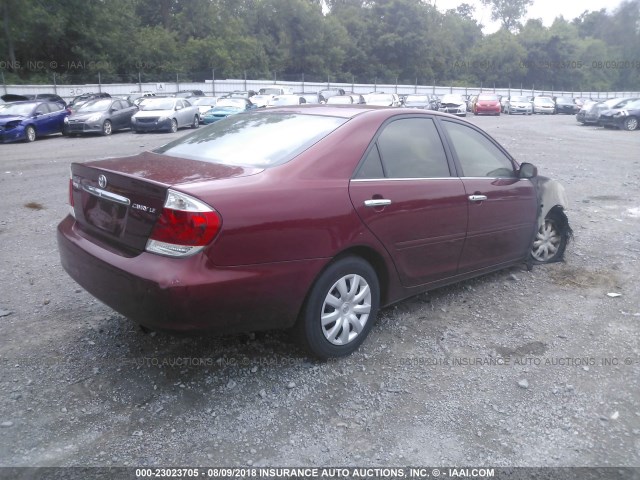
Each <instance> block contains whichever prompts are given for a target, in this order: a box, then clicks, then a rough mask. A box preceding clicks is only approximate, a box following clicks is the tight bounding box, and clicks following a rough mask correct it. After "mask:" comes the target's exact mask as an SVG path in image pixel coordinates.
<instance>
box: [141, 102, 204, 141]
mask: <svg viewBox="0 0 640 480" xmlns="http://www.w3.org/2000/svg"><path fill="white" fill-rule="evenodd" d="M138 108H139V109H140V111H139V112H137V113H135V114H134V115H133V116H132V117H131V128H133V130H134V131H135V132H136V133H142V132H151V131H158V130H164V131H167V132H172V133H175V132H177V131H178V129H179V128H181V127H191V128H198V127H199V126H200V113H199V111H198V107H196V106H194V105H191V103H189V101H188V100H187V99H184V98H179V97H151V98H145V99H144V100H143V101H142V102H140V105H138Z"/></svg>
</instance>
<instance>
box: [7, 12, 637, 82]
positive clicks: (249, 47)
mask: <svg viewBox="0 0 640 480" xmlns="http://www.w3.org/2000/svg"><path fill="white" fill-rule="evenodd" d="M483 1H484V2H485V3H486V4H489V5H490V6H491V7H492V11H493V18H494V19H496V20H499V21H500V22H501V24H502V28H501V29H500V30H499V31H497V32H496V33H493V34H483V32H482V25H480V24H478V22H477V21H476V20H475V19H474V18H473V13H474V11H473V7H471V6H470V5H468V4H462V5H460V6H459V7H458V8H456V9H453V10H448V11H446V12H444V13H442V12H440V11H438V10H437V9H436V8H435V6H434V5H432V4H431V3H430V2H429V1H427V0H89V1H87V0H27V1H24V0H0V5H1V7H0V10H1V11H2V35H0V52H1V53H0V71H1V72H2V75H3V77H4V81H5V83H26V82H31V83H40V82H41V83H51V76H52V75H53V74H55V76H56V78H57V80H58V81H59V82H61V83H62V82H64V81H65V80H67V81H70V82H71V83H80V82H95V80H96V75H97V74H99V75H100V76H101V79H102V81H103V82H105V83H106V82H109V81H126V82H131V81H133V82H137V81H161V80H169V79H170V78H167V75H171V76H172V77H173V78H175V75H180V79H181V81H190V80H191V81H203V80H204V79H205V78H211V77H212V76H214V77H215V78H217V79H221V78H243V77H246V78H267V79H269V78H274V79H280V80H300V79H301V76H304V78H302V79H303V80H304V79H307V80H308V81H326V80H327V79H329V80H331V81H333V82H356V83H372V82H374V81H376V82H378V83H391V82H400V83H405V84H413V83H414V82H415V83H417V84H422V85H425V84H426V85H432V84H433V85H454V86H456V85H458V86H462V85H481V84H482V85H486V86H493V85H495V86H496V87H507V86H512V87H520V85H523V86H524V87H525V88H532V87H535V88H539V89H551V88H553V89H555V90H585V91H587V90H589V91H591V90H614V91H622V90H632V89H636V90H637V89H638V83H639V81H638V79H639V78H640V0H625V1H623V3H622V4H621V5H620V6H619V7H618V8H617V9H616V10H615V11H614V12H612V13H607V11H606V10H604V9H603V10H600V11H591V12H589V11H585V12H584V13H583V14H582V15H580V16H579V17H577V18H575V19H565V18H563V17H558V18H556V20H555V21H554V22H553V24H552V25H551V26H550V27H545V26H544V25H543V24H542V23H541V21H540V20H528V21H527V22H526V23H522V22H521V19H522V18H523V17H524V14H525V12H526V8H527V6H528V5H530V4H531V1H532V0H510V1H508V2H507V1H505V0H483Z"/></svg>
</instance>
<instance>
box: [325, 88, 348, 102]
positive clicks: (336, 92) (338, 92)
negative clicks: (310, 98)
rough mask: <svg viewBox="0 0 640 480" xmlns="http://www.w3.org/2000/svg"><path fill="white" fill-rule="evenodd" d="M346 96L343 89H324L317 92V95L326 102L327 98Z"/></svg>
mask: <svg viewBox="0 0 640 480" xmlns="http://www.w3.org/2000/svg"><path fill="white" fill-rule="evenodd" d="M346 94H347V92H345V91H344V89H343V88H325V89H323V90H320V91H319V92H318V95H320V96H321V97H322V98H324V99H325V101H326V100H328V99H329V97H333V96H335V95H346Z"/></svg>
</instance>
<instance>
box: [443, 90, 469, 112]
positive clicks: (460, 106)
mask: <svg viewBox="0 0 640 480" xmlns="http://www.w3.org/2000/svg"><path fill="white" fill-rule="evenodd" d="M438 111H440V112H444V113H450V114H452V115H456V116H458V117H466V116H467V102H466V101H465V99H464V98H462V95H455V94H448V95H445V96H443V97H442V100H440V108H438Z"/></svg>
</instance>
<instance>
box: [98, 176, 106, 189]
mask: <svg viewBox="0 0 640 480" xmlns="http://www.w3.org/2000/svg"><path fill="white" fill-rule="evenodd" d="M98 185H100V188H104V187H106V186H107V177H105V176H104V175H100V176H99V177H98Z"/></svg>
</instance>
